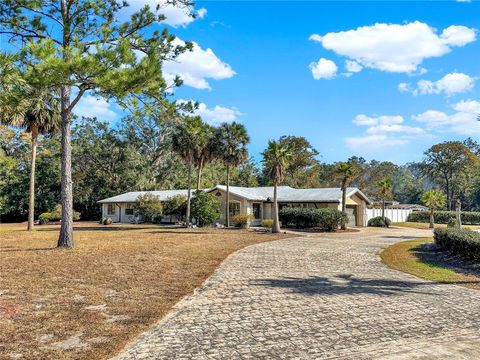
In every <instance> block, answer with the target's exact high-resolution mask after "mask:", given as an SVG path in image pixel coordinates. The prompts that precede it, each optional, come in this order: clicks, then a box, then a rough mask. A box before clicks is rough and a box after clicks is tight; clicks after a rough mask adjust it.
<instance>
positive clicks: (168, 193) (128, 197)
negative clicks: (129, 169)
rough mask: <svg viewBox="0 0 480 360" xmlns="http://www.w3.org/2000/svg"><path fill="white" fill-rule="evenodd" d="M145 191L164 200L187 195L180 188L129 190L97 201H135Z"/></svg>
mask: <svg viewBox="0 0 480 360" xmlns="http://www.w3.org/2000/svg"><path fill="white" fill-rule="evenodd" d="M147 193H149V194H152V195H155V196H158V198H159V199H160V201H165V200H167V199H169V198H171V197H172V196H175V195H183V196H187V193H188V190H186V189H181V190H160V191H131V192H128V193H125V194H121V195H117V196H113V197H110V198H107V199H103V200H100V201H99V203H121V202H136V201H137V199H138V197H139V196H140V195H143V194H147ZM192 193H193V191H192Z"/></svg>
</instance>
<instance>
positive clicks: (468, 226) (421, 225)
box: [392, 222, 480, 230]
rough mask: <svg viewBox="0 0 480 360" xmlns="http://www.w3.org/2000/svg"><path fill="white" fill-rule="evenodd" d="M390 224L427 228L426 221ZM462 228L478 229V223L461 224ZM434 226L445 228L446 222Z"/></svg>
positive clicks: (393, 224)
mask: <svg viewBox="0 0 480 360" xmlns="http://www.w3.org/2000/svg"><path fill="white" fill-rule="evenodd" d="M392 226H402V227H409V228H414V229H428V226H429V224H428V223H417V222H397V223H392ZM462 226H463V227H464V228H467V229H471V230H478V229H480V226H479V225H462ZM435 227H439V228H446V227H447V225H446V224H435Z"/></svg>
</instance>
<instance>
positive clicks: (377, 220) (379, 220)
mask: <svg viewBox="0 0 480 360" xmlns="http://www.w3.org/2000/svg"><path fill="white" fill-rule="evenodd" d="M391 223H392V221H391V220H390V219H389V218H387V217H385V224H384V223H383V217H381V216H376V217H374V218H371V219H370V220H368V224H367V225H368V226H377V227H383V226H385V225H386V226H387V227H389V226H390V224H391Z"/></svg>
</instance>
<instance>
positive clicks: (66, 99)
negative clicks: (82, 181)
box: [57, 85, 73, 248]
mask: <svg viewBox="0 0 480 360" xmlns="http://www.w3.org/2000/svg"><path fill="white" fill-rule="evenodd" d="M61 105H62V106H61V107H62V110H61V118H62V119H61V121H62V124H61V128H62V152H61V169H62V174H61V175H62V181H61V204H62V214H61V216H62V218H61V225H60V237H59V238H58V243H57V247H64V248H73V187H72V144H71V136H72V134H71V129H70V122H71V113H70V110H69V107H70V87H69V86H66V85H62V87H61Z"/></svg>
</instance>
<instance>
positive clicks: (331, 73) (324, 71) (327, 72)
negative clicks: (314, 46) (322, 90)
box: [308, 58, 338, 80]
mask: <svg viewBox="0 0 480 360" xmlns="http://www.w3.org/2000/svg"><path fill="white" fill-rule="evenodd" d="M308 67H309V68H310V70H311V71H312V75H313V78H314V79H315V80H320V79H333V78H334V77H335V76H336V74H337V70H338V67H337V65H336V64H335V63H334V62H333V61H332V60H328V59H325V58H321V59H320V60H318V62H312V63H310V65H309V66H308Z"/></svg>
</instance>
